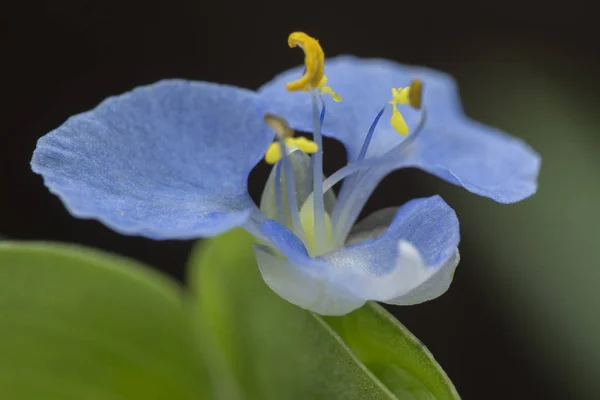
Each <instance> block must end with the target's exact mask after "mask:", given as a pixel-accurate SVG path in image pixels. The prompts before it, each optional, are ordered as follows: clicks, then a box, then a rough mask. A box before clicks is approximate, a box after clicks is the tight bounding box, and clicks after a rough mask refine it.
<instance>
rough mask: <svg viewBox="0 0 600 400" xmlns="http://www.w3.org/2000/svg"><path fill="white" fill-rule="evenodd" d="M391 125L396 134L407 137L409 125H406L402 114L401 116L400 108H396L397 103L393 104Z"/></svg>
mask: <svg viewBox="0 0 600 400" xmlns="http://www.w3.org/2000/svg"><path fill="white" fill-rule="evenodd" d="M390 103H391V102H390ZM390 124H392V126H393V127H394V129H395V130H396V132H398V133H399V134H401V135H402V136H406V135H407V134H408V125H406V121H405V120H404V117H403V116H402V114H400V111H398V107H397V106H396V103H395V102H394V103H392V118H390Z"/></svg>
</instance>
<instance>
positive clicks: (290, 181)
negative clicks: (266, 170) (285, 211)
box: [279, 138, 307, 243]
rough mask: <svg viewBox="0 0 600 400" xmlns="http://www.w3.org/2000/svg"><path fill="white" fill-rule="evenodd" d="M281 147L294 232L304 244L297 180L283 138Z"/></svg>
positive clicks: (280, 140) (280, 142) (280, 141)
mask: <svg viewBox="0 0 600 400" xmlns="http://www.w3.org/2000/svg"><path fill="white" fill-rule="evenodd" d="M279 146H280V147H281V153H282V154H283V161H282V162H283V173H284V175H285V186H286V189H287V197H288V204H289V205H290V216H291V218H292V231H293V232H294V233H295V234H296V236H298V237H299V238H300V240H302V242H304V243H307V242H306V236H305V235H304V228H303V227H302V222H301V221H300V213H299V209H298V199H297V198H296V180H295V179H294V171H293V170H292V163H291V162H290V156H289V155H288V154H287V150H286V146H285V142H284V141H283V140H282V139H281V138H280V139H279Z"/></svg>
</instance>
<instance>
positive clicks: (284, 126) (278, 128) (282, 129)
mask: <svg viewBox="0 0 600 400" xmlns="http://www.w3.org/2000/svg"><path fill="white" fill-rule="evenodd" d="M264 120H265V122H266V123H267V125H269V126H270V127H271V128H272V129H273V130H274V131H275V133H276V134H277V135H278V136H280V137H283V138H286V137H291V136H294V130H293V129H292V128H291V127H290V126H289V125H288V123H287V121H286V120H285V119H284V118H282V117H280V116H279V115H275V114H270V113H266V114H265V116H264Z"/></svg>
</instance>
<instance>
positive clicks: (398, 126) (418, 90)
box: [389, 79, 423, 136]
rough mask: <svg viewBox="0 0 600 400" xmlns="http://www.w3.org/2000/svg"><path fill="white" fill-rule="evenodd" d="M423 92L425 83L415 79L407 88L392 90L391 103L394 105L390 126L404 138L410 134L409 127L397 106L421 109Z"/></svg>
mask: <svg viewBox="0 0 600 400" xmlns="http://www.w3.org/2000/svg"><path fill="white" fill-rule="evenodd" d="M422 92H423V82H422V81H421V80H420V79H413V80H412V81H411V82H410V86H408V87H405V88H398V89H396V88H392V100H391V101H390V102H389V103H390V104H391V105H392V118H390V124H391V125H392V127H394V129H395V130H396V132H398V133H399V134H401V135H402V136H406V135H407V134H408V125H407V124H406V121H405V120H404V117H403V116H402V114H400V111H398V106H397V104H409V105H410V106H411V107H413V108H416V109H419V108H421V98H422V96H423V93H422Z"/></svg>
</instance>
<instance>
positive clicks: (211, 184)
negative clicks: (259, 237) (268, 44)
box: [31, 80, 273, 239]
mask: <svg viewBox="0 0 600 400" xmlns="http://www.w3.org/2000/svg"><path fill="white" fill-rule="evenodd" d="M262 111H263V110H262V108H261V106H260V99H258V96H257V95H256V94H255V93H254V92H251V91H249V90H245V89H240V88H236V87H232V86H226V85H218V84H214V83H207V82H190V81H183V80H166V81H160V82H157V83H155V84H152V85H149V86H144V87H139V88H136V89H134V90H133V91H131V92H128V93H125V94H123V95H120V96H116V97H111V98H108V99H106V100H105V101H103V102H102V103H101V104H100V105H98V106H97V107H96V108H95V109H93V110H91V111H88V112H85V113H82V114H78V115H75V116H73V117H71V118H69V119H68V120H67V121H66V122H65V123H64V124H63V125H62V126H60V127H59V128H57V129H56V130H54V131H52V132H50V133H49V134H47V135H45V136H44V137H42V138H41V139H40V140H39V141H38V145H37V148H36V150H35V152H34V154H33V159H32V162H31V165H32V168H33V170H34V171H35V172H37V173H39V174H41V175H42V176H43V177H44V182H45V184H46V186H47V187H48V188H49V189H50V191H51V192H52V193H55V194H56V195H58V196H59V197H60V198H61V200H62V201H63V202H64V204H65V206H66V207H67V208H68V210H69V211H70V212H71V213H72V214H73V215H75V216H77V217H82V218H95V219H98V220H100V221H102V222H103V223H105V224H106V225H108V226H109V227H111V228H112V229H114V230H116V231H118V232H121V233H125V234H135V235H142V236H146V237H149V238H153V239H170V238H194V237H199V236H212V235H216V234H218V233H221V232H223V231H225V230H228V229H230V228H232V227H234V226H237V225H241V224H242V223H244V221H246V219H247V218H248V216H249V214H250V211H251V210H252V209H253V207H255V206H254V204H253V202H252V200H251V199H250V197H249V195H248V192H247V177H248V174H249V173H250V170H251V169H252V168H253V167H254V166H255V165H256V163H257V162H258V161H260V159H261V157H262V156H263V154H264V151H265V149H266V148H267V146H268V145H269V143H270V142H271V140H272V137H273V135H272V133H271V131H270V130H269V129H268V128H267V127H266V125H265V124H264V123H263V120H262V115H263V112H262Z"/></svg>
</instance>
